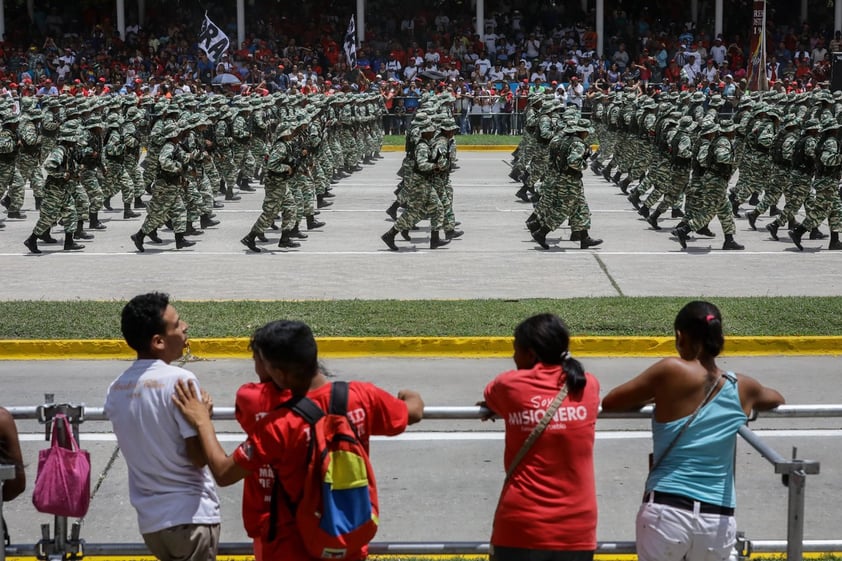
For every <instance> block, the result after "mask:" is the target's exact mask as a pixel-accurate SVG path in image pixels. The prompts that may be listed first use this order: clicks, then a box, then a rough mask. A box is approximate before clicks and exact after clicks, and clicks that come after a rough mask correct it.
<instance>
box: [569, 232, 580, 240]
mask: <svg viewBox="0 0 842 561" xmlns="http://www.w3.org/2000/svg"><path fill="white" fill-rule="evenodd" d="M570 241H571V242H580V241H582V231H581V230H576V231H575V232H570Z"/></svg>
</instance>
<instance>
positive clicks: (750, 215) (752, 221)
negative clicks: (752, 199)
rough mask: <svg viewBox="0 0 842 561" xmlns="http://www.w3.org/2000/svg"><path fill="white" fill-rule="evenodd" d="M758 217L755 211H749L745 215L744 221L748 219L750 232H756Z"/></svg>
mask: <svg viewBox="0 0 842 561" xmlns="http://www.w3.org/2000/svg"><path fill="white" fill-rule="evenodd" d="M759 216H760V215H759V214H757V211H756V210H750V211H748V212H747V213H746V219H748V226H749V228H751V229H752V230H755V231H756V230H757V218H758V217H759Z"/></svg>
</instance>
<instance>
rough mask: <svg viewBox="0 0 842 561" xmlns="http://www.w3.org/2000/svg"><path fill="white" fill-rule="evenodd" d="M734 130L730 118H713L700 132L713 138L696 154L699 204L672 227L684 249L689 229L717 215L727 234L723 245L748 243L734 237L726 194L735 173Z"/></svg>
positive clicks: (732, 247)
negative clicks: (674, 227)
mask: <svg viewBox="0 0 842 561" xmlns="http://www.w3.org/2000/svg"><path fill="white" fill-rule="evenodd" d="M735 132H736V126H735V125H734V123H733V122H732V121H730V120H725V121H722V123H721V124H719V125H718V124H716V123H715V122H713V121H706V122H705V123H704V124H703V125H702V129H701V131H700V132H699V136H701V137H703V138H709V139H711V140H710V142H709V144H707V145H704V146H703V148H702V149H700V150H699V151H698V153H697V154H696V156H695V158H696V162H697V163H698V165H699V168H701V170H702V173H701V178H700V183H699V187H698V192H696V193H694V199H695V200H696V201H697V203H698V206H697V207H696V208H695V209H694V211H693V213H692V215H691V214H689V213H688V216H687V218H689V220H686V219H685V220H686V221H684V222H682V223H681V224H679V225H678V227H677V228H676V229H675V230H673V231H672V234H673V235H674V236H675V237H677V238H678V242H679V243H680V244H681V247H682V248H684V249H686V248H687V240H688V235H689V234H690V232H691V231H693V230H700V229H702V228H705V227H706V226H707V224H708V223H709V222H710V221H711V219H713V217H714V216H717V217H718V218H719V222H720V224H721V225H722V232H723V233H724V234H725V243H724V244H723V245H722V249H724V250H740V249H745V246H742V245H740V244H738V243H737V242H736V241H734V234H735V233H736V225H735V224H734V216H733V215H732V214H731V207H730V205H729V203H728V198H727V192H728V181H730V179H731V175H733V173H734V147H733V144H732V143H731V140H732V138H733V137H734V134H735ZM696 169H698V168H694V170H693V174H694V175H695V174H696Z"/></svg>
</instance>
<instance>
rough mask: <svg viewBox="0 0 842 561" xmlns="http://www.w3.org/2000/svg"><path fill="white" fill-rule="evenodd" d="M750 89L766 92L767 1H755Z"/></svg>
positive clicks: (749, 67)
mask: <svg viewBox="0 0 842 561" xmlns="http://www.w3.org/2000/svg"><path fill="white" fill-rule="evenodd" d="M748 89H749V90H751V91H766V90H768V89H769V83H768V81H767V80H766V0H754V9H753V10H752V16H751V52H750V54H749V60H748Z"/></svg>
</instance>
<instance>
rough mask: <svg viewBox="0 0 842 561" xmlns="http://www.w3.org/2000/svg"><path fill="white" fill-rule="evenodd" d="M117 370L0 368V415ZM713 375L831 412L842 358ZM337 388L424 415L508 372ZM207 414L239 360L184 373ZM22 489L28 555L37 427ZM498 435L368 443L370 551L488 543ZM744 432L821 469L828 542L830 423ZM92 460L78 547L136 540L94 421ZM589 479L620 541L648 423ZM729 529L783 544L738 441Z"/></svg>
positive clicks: (228, 496) (494, 431)
mask: <svg viewBox="0 0 842 561" xmlns="http://www.w3.org/2000/svg"><path fill="white" fill-rule="evenodd" d="M651 362H652V361H651V360H649V359H587V360H586V361H585V366H586V367H587V368H588V369H589V370H590V371H592V372H593V373H595V374H596V375H597V377H598V378H599V380H600V383H601V386H602V393H603V394H604V393H605V392H606V391H608V390H609V389H610V388H612V387H614V386H616V385H617V384H619V383H621V382H622V381H624V380H626V379H628V378H629V377H630V376H632V375H634V374H636V373H638V372H640V371H641V370H642V369H643V368H645V367H646V366H647V365H648V364H651ZM127 364H128V363H127V362H119V361H95V362H84V361H75V362H74V361H66V362H60V361H50V362H0V379H2V380H3V399H2V401H3V404H4V405H35V404H38V403H40V402H41V401H42V399H43V394H44V393H45V392H50V393H54V394H55V397H56V400H57V401H59V402H65V401H66V402H75V403H79V402H84V403H87V404H88V405H90V406H94V407H101V406H102V401H103V398H104V392H105V389H106V387H107V385H108V383H109V382H110V381H111V380H112V379H113V378H114V377H115V376H116V375H117V374H118V373H119V372H120V371H121V370H122V369H124V368H125V367H126V366H127ZM722 364H723V366H724V367H726V368H729V369H733V370H736V371H739V372H744V373H748V374H751V375H754V376H756V377H758V378H759V379H761V381H763V382H764V383H766V384H768V385H770V386H772V387H775V388H778V389H780V390H781V391H782V392H783V393H784V395H785V396H786V397H787V399H788V402H789V403H790V404H817V403H832V402H834V401H835V400H838V392H836V387H837V385H838V384H837V380H838V373H839V366H840V359H839V358H824V357H806V358H776V357H769V358H750V359H749V358H729V359H725V360H723V361H722ZM327 366H328V368H329V369H330V370H331V371H332V372H333V373H334V374H335V375H337V376H338V377H340V378H344V379H364V380H371V381H374V382H375V383H377V384H379V385H381V386H383V387H384V388H386V389H388V390H389V391H392V392H396V391H397V390H399V389H401V388H404V387H410V388H415V389H418V390H420V391H421V392H422V394H423V395H424V397H425V400H426V403H427V405H470V404H473V403H474V402H476V401H477V400H478V399H479V398H480V396H481V394H482V388H483V387H484V385H485V384H486V383H487V382H488V381H489V380H491V379H492V378H493V377H494V376H495V375H496V374H497V373H499V372H501V371H504V370H507V369H509V368H511V361H509V360H457V359H430V360H401V359H373V360H372V359H365V360H363V359H357V360H335V361H330V362H329V363H328V364H327ZM188 368H190V369H192V370H193V371H195V372H196V373H197V374H198V375H199V377H200V379H201V381H202V384H203V385H204V387H205V388H206V389H208V390H209V391H210V392H211V394H212V395H213V396H214V399H215V403H216V405H217V406H218V407H224V406H231V405H233V396H234V392H235V391H236V388H237V387H238V386H239V385H240V384H242V383H245V382H247V381H251V380H252V379H254V374H253V372H252V369H251V364H250V362H249V361H233V360H231V361H202V362H195V363H191V364H189V365H188ZM20 428H21V432H22V438H23V440H24V442H23V446H24V453H25V456H26V458H27V460H28V462H29V465H28V468H27V472H28V477H29V478H30V479H29V481H30V484H29V485H30V491H29V492H27V494H25V495H24V496H23V497H21V498H20V499H18V500H16V501H14V502H12V503H10V504H8V505H6V508H5V512H6V519H7V521H8V522H9V525H10V527H11V531H12V536H13V541H14V542H22V543H32V542H34V541H36V540H37V538H38V525H39V524H40V523H44V522H49V521H51V517H48V516H45V515H40V514H37V513H35V512H34V510H33V508H32V506H31V503H30V493H31V485H32V482H33V481H34V477H35V464H36V458H37V450H39V449H41V448H43V447H45V446H46V443H45V442H44V440H43V428H42V427H41V426H40V425H38V424H37V422H35V421H23V422H21V423H20ZM502 428H503V427H502V424H501V423H500V422H497V423H481V422H479V421H475V420H463V421H426V422H423V423H421V424H419V425H416V426H414V427H412V429H411V430H410V431H409V433H408V434H406V435H404V436H402V437H398V438H394V439H377V440H375V441H374V442H373V443H372V457H373V461H374V465H375V469H376V473H377V478H378V484H379V489H380V493H381V497H382V498H381V500H382V513H381V520H382V528H381V531H380V533H379V534H378V541H435V542H440V541H463V540H476V541H479V540H485V539H487V538H488V536H489V532H490V522H491V518H492V515H493V511H494V507H495V504H496V499H497V495H498V493H499V490H500V486H501V483H502V479H503V469H502V450H503V442H502V432H500V431H501V430H502ZM752 428H753V429H755V430H757V431H758V432H759V434H761V435H762V436H763V438H764V439H766V441H767V442H768V443H769V444H770V445H771V446H772V447H774V448H775V449H776V450H778V451H779V452H780V453H781V454H782V455H784V456H786V457H789V455H790V453H791V448H792V447H793V446H797V447H798V454H799V457H803V458H809V459H813V460H819V461H821V462H822V466H821V474H820V475H817V476H810V477H809V479H808V483H807V492H806V497H807V513H806V522H805V526H806V536H807V538H809V539H827V538H834V537H836V538H838V524H837V521H836V520H837V516H836V514H837V513H838V488H839V487H838V481H839V479H840V476H842V457H840V447H839V438H840V435H842V432H840V430H839V429H840V426H839V420H838V419H797V420H785V419H770V418H762V417H761V418H760V419H759V420H757V421H756V422H754V423H752ZM82 429H83V433H84V437H83V440H82V443H83V446H84V447H85V448H87V449H88V450H90V452H91V455H92V464H93V483H94V485H98V486H99V488H98V490H97V491H96V495H95V498H94V500H93V502H92V506H91V510H90V513H89V514H88V516H87V519H86V520H85V524H84V526H83V531H82V534H83V537H84V538H85V539H86V540H88V541H89V542H93V543H99V542H139V540H140V538H139V536H138V534H137V529H136V521H135V515H134V511H133V509H132V508H131V506H130V505H129V502H128V493H127V483H126V466H125V462H124V460H123V458H122V457H121V456H117V457H116V459H115V460H114V462H113V465H111V466H108V464H109V461H110V460H111V459H112V456H114V454H115V453H116V443H115V442H114V441H113V435H111V434H110V425H109V424H108V423H105V422H89V423H86V424H84V425H83V427H82ZM597 429H598V431H599V432H598V434H597V444H596V472H597V491H598V495H599V507H600V522H599V533H598V535H599V539H600V540H603V541H605V540H629V539H632V538H633V535H634V516H635V512H636V508H637V505H638V503H639V501H640V495H641V492H642V488H643V481H644V478H645V473H646V456H647V453H648V451H649V450H650V449H651V441H650V435H649V434H648V431H647V429H648V422H647V421H643V420H604V419H603V420H600V421H599V423H598V426H597ZM217 430H218V431H219V432H220V434H221V438H222V439H223V440H224V445H225V446H226V448H227V449H229V450H231V449H233V448H234V447H235V446H236V444H237V443H238V442H239V441H240V440H241V438H242V435H241V434H240V433H239V430H238V427H237V426H236V423H234V422H218V423H217ZM737 463H738V468H737V486H738V489H739V499H738V500H739V503H738V504H739V508H738V522H739V526H740V528H741V529H742V530H745V531H746V532H747V535H748V536H749V537H750V538H753V539H782V538H784V537H785V534H786V521H785V513H786V492H787V491H786V488H784V487H783V486H782V485H781V483H780V477H779V476H776V475H774V473H773V469H772V467H771V466H770V465H769V464H768V463H767V462H766V461H765V460H763V459H762V458H761V457H760V456H759V455H758V454H757V453H756V452H755V451H754V450H753V449H750V448H749V447H748V446H747V445H746V444H745V443H742V442H741V443H740V444H739V448H738V462H737ZM240 492H241V491H240V486H239V485H235V486H233V487H229V488H225V489H222V490H221V497H222V501H223V517H224V524H223V532H222V540H223V541H225V542H236V541H245V540H246V536H245V535H244V532H243V530H242V527H241V524H240Z"/></svg>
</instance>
